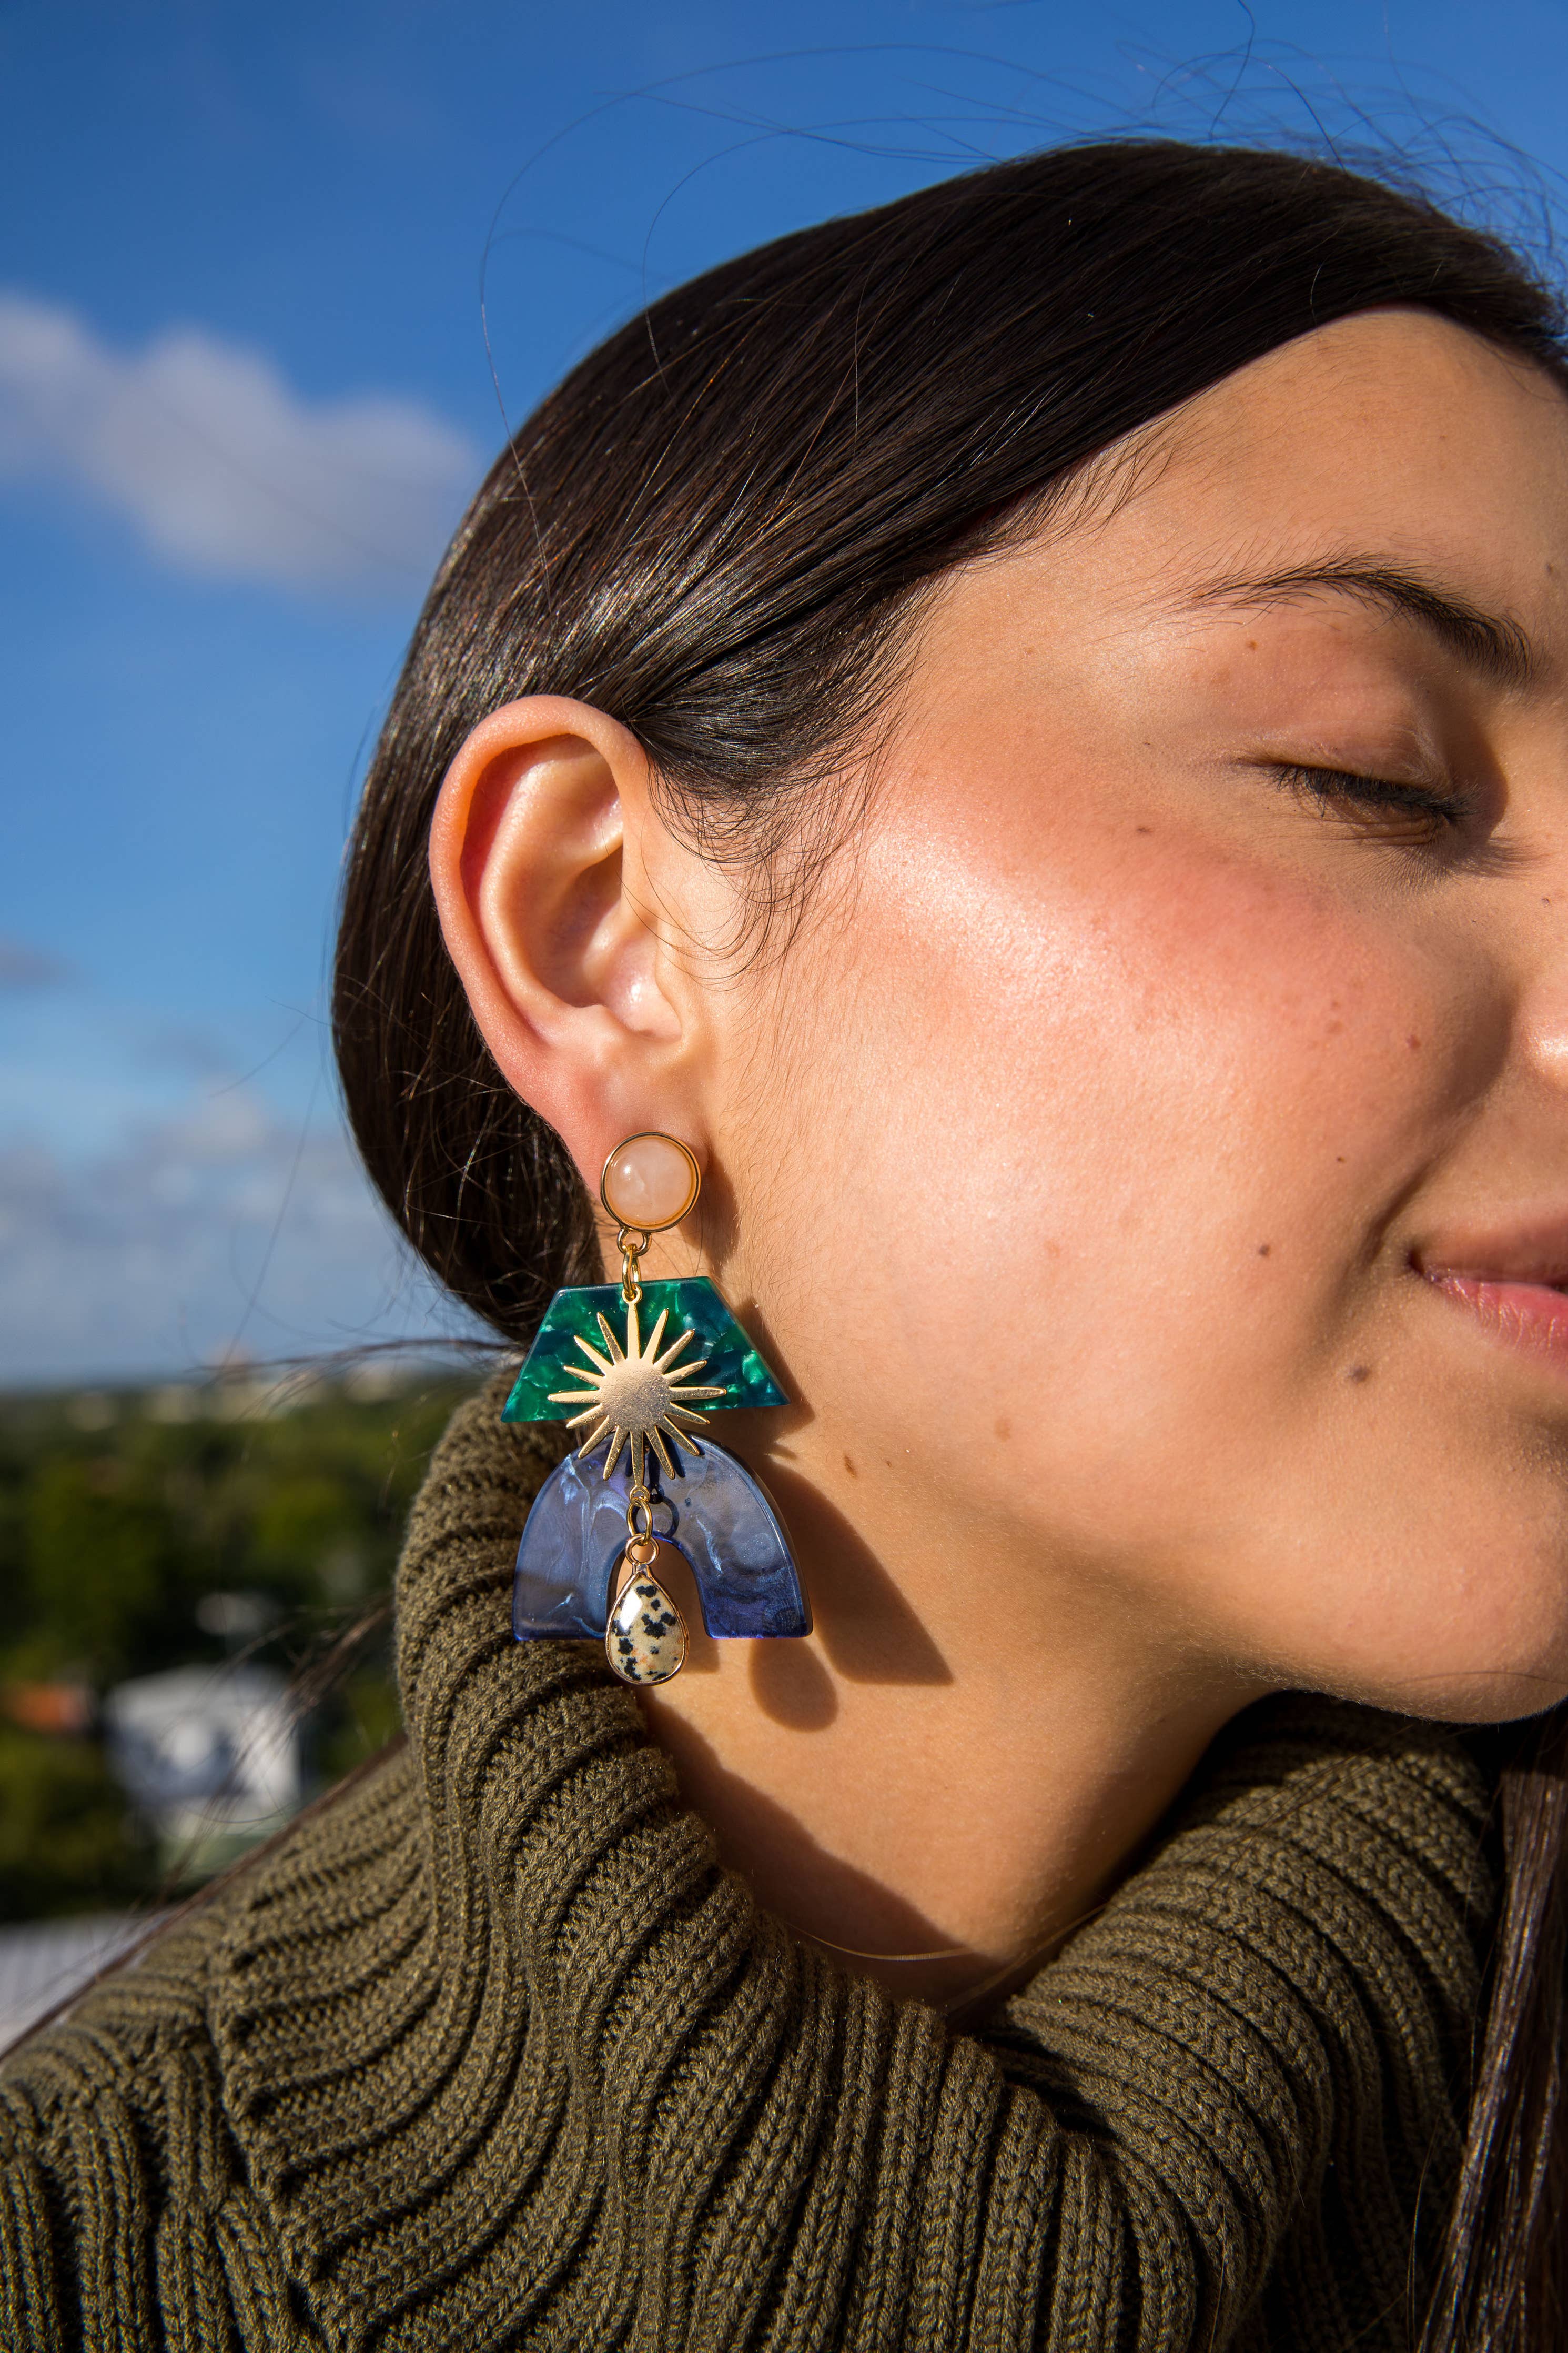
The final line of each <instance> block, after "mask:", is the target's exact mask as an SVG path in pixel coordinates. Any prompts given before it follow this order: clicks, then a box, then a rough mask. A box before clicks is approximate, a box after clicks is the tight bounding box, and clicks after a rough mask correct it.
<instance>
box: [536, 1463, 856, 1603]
mask: <svg viewBox="0 0 1568 2353" xmlns="http://www.w3.org/2000/svg"><path fill="white" fill-rule="evenodd" d="M701 1445H702V1451H701V1453H700V1454H698V1453H696V1452H694V1451H689V1450H687V1449H686V1448H682V1449H681V1450H680V1451H679V1453H678V1455H677V1457H676V1460H677V1461H678V1463H679V1469H680V1476H679V1478H675V1479H671V1478H669V1477H668V1475H666V1474H664V1473H662V1472H659V1470H658V1465H657V1463H655V1462H654V1461H653V1460H652V1459H651V1457H650V1459H649V1461H648V1474H649V1479H648V1483H649V1485H650V1487H651V1489H652V1491H653V1494H654V1497H655V1503H654V1512H653V1519H654V1532H655V1534H656V1535H658V1539H659V1541H660V1543H661V1544H668V1545H673V1546H674V1547H675V1549H676V1551H677V1552H679V1553H680V1554H681V1555H682V1556H684V1558H685V1560H686V1562H687V1564H688V1566H689V1568H690V1570H691V1574H692V1577H693V1579H694V1581H695V1583H696V1586H697V1595H698V1599H699V1600H700V1603H701V1605H702V1623H703V1625H704V1626H705V1627H706V1628H707V1630H708V1631H709V1633H710V1634H711V1635H713V1636H715V1637H716V1638H718V1639H719V1640H721V1641H724V1640H731V1641H733V1640H736V1639H744V1638H748V1637H749V1638H751V1639H752V1640H755V1639H757V1638H759V1637H764V1636H771V1635H776V1634H790V1635H794V1634H809V1633H810V1631H811V1609H810V1606H809V1604H808V1603H807V1601H806V1599H805V1594H804V1592H803V1591H802V1589H801V1582H800V1574H799V1571H798V1570H797V1569H796V1567H795V1558H794V1556H793V1555H792V1553H791V1551H790V1548H789V1539H788V1538H787V1536H786V1535H784V1527H783V1525H782V1524H781V1522H780V1519H779V1515H778V1514H777V1513H776V1512H775V1511H774V1509H773V1503H772V1500H771V1498H770V1497H769V1494H768V1492H767V1490H766V1488H765V1487H764V1486H763V1483H762V1482H761V1480H759V1479H754V1478H753V1477H752V1473H751V1472H749V1471H748V1470H747V1469H746V1467H745V1464H744V1463H743V1462H738V1461H736V1460H735V1457H734V1456H733V1455H732V1454H727V1453H726V1452H725V1451H724V1449H723V1448H722V1447H721V1446H715V1445H714V1443H713V1441H712V1440H711V1439H710V1438H709V1437H708V1436H707V1435H706V1433H704V1436H703V1438H702V1440H701ZM629 1475H630V1472H629V1466H628V1465H627V1463H626V1461H625V1459H624V1458H623V1460H622V1461H621V1462H620V1463H618V1464H617V1465H616V1469H615V1470H614V1471H613V1472H611V1474H610V1476H609V1478H608V1479H606V1478H605V1476H604V1475H603V1465H602V1462H601V1461H599V1460H597V1459H595V1460H590V1461H586V1462H584V1461H582V1460H581V1459H580V1458H579V1457H578V1456H577V1455H575V1454H569V1455H568V1456H567V1458H566V1460H565V1461H564V1462H563V1463H560V1464H558V1466H557V1467H556V1469H555V1470H553V1471H552V1472H551V1474H550V1476H549V1478H548V1479H547V1480H546V1481H545V1482H544V1484H543V1486H542V1488H541V1489H540V1491H539V1493H538V1494H537V1495H536V1496H535V1497H534V1499H533V1509H532V1510H531V1512H530V1513H529V1515H528V1523H527V1525H526V1526H525V1527H524V1529H523V1531H522V1540H521V1543H520V1544H519V1546H518V1548H517V1572H516V1575H515V1577H514V1578H513V1581H512V1601H511V1628H512V1632H513V1633H514V1634H515V1635H516V1636H517V1639H518V1641H520V1642H530V1641H539V1640H540V1639H541V1638H542V1637H545V1636H553V1637H554V1638H555V1639H556V1640H558V1641H580V1640H584V1639H586V1640H589V1641H599V1640H600V1639H601V1638H602V1636H603V1634H604V1631H605V1619H606V1618H607V1617H608V1615H609V1609H610V1577H611V1573H612V1571H613V1570H614V1568H615V1565H616V1561H617V1560H618V1559H619V1557H620V1556H621V1553H622V1552H623V1551H624V1550H625V1548H626V1485H627V1481H628V1478H629Z"/></svg>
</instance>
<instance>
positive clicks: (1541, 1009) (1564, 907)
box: [1518, 853, 1568, 1092]
mask: <svg viewBox="0 0 1568 2353" xmlns="http://www.w3.org/2000/svg"><path fill="white" fill-rule="evenodd" d="M1530 885H1531V898H1532V899H1533V900H1534V902H1535V903H1534V905H1533V906H1532V907H1531V910H1530V912H1529V915H1528V917H1526V914H1525V910H1524V909H1523V908H1521V909H1520V911H1519V913H1520V919H1521V930H1522V931H1523V932H1524V934H1525V935H1526V936H1525V941H1521V948H1522V950H1523V971H1524V975H1525V983H1524V989H1523V993H1522V996H1521V1001H1520V1008H1519V1023H1518V1039H1519V1044H1520V1046H1521V1050H1522V1051H1523V1055H1524V1058H1525V1060H1526V1061H1527V1062H1528V1063H1529V1065H1530V1067H1531V1069H1532V1070H1533V1071H1535V1072H1536V1074H1537V1076H1538V1077H1540V1078H1541V1079H1542V1080H1544V1081H1546V1082H1547V1083H1548V1084H1550V1085H1551V1086H1552V1088H1553V1089H1561V1090H1563V1091H1565V1092H1568V853H1565V854H1564V855H1563V858H1561V859H1553V860H1552V867H1551V869H1550V870H1548V869H1547V868H1545V867H1544V866H1542V867H1540V868H1538V869H1537V870H1536V871H1535V873H1534V874H1532V875H1531V878H1530Z"/></svg>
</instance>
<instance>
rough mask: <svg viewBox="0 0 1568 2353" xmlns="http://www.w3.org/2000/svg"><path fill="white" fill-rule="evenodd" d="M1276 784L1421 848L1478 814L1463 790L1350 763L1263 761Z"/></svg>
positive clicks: (1381, 835)
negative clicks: (1363, 771)
mask: <svg viewBox="0 0 1568 2353" xmlns="http://www.w3.org/2000/svg"><path fill="white" fill-rule="evenodd" d="M1263 765H1265V767H1266V768H1267V770H1268V774H1269V776H1272V777H1273V778H1274V780H1275V782H1276V783H1277V784H1280V785H1283V786H1285V788H1286V790H1287V791H1288V792H1292V793H1297V794H1300V795H1301V796H1302V797H1305V798H1306V799H1308V800H1310V801H1312V802H1313V803H1315V804H1316V806H1317V807H1319V808H1320V809H1323V810H1325V811H1333V812H1335V813H1337V814H1340V815H1349V816H1351V817H1352V818H1353V819H1354V820H1355V822H1356V826H1357V829H1358V830H1359V831H1361V832H1363V833H1368V834H1373V835H1375V836H1376V837H1377V838H1378V839H1380V840H1384V841H1393V842H1395V843H1404V844H1406V845H1408V846H1411V847H1415V848H1420V847H1425V846H1426V845H1428V844H1431V843H1434V842H1437V841H1441V840H1442V839H1445V837H1446V836H1447V835H1449V834H1451V833H1456V832H1458V830H1459V829H1460V828H1462V827H1463V826H1465V825H1466V824H1467V823H1468V821H1469V819H1470V818H1472V817H1473V815H1474V810H1473V808H1472V807H1471V804H1470V802H1469V801H1468V799H1467V798H1466V797H1465V796H1464V795H1463V794H1445V793H1439V792H1433V791H1431V790H1429V789H1428V788H1427V787H1426V786H1423V785H1405V784H1396V783H1394V780H1393V779H1392V778H1390V777H1387V776H1360V775H1358V774H1356V772H1355V771H1354V770H1353V769H1349V768H1325V767H1314V766H1311V765H1309V764H1307V763H1305V762H1300V761H1292V760H1269V761H1267V762H1265V763H1264V764H1263Z"/></svg>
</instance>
